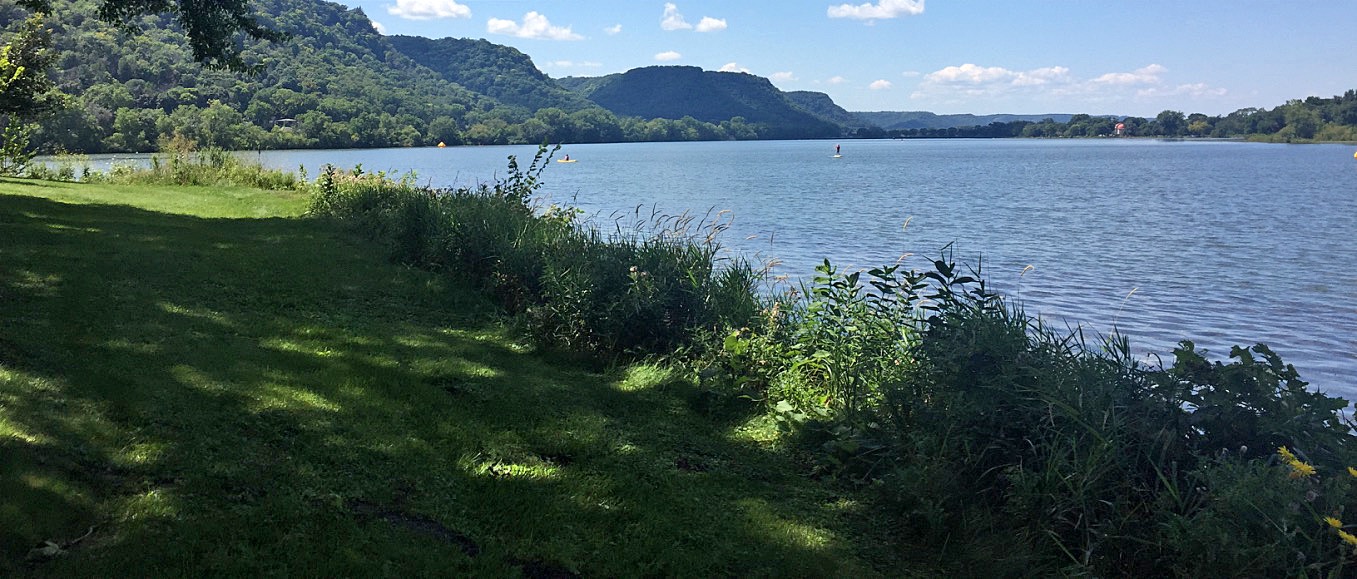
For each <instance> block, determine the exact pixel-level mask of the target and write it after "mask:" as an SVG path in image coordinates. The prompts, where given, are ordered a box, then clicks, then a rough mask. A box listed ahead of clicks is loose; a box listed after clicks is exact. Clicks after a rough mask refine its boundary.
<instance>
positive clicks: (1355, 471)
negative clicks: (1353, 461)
mask: <svg viewBox="0 0 1357 579" xmlns="http://www.w3.org/2000/svg"><path fill="white" fill-rule="evenodd" d="M1348 474H1350V475H1352V476H1357V468H1352V467H1348Z"/></svg>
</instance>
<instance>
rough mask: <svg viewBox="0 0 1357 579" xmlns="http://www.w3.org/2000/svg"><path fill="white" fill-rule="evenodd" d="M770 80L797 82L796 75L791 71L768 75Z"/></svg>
mask: <svg viewBox="0 0 1357 579" xmlns="http://www.w3.org/2000/svg"><path fill="white" fill-rule="evenodd" d="M768 79H769V80H782V81H788V80H797V78H796V75H794V74H792V73H791V71H784V72H775V73H773V74H770V75H768Z"/></svg>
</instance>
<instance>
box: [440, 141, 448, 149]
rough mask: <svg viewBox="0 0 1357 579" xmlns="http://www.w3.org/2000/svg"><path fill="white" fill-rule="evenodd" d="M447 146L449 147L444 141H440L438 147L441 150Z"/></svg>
mask: <svg viewBox="0 0 1357 579" xmlns="http://www.w3.org/2000/svg"><path fill="white" fill-rule="evenodd" d="M446 146H447V145H445V144H443V141H439V142H438V147H439V148H440V149H441V148H443V147H446Z"/></svg>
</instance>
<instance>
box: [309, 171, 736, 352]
mask: <svg viewBox="0 0 1357 579" xmlns="http://www.w3.org/2000/svg"><path fill="white" fill-rule="evenodd" d="M549 160H550V152H549V151H547V150H546V149H545V148H543V149H541V150H539V151H538V153H537V155H536V156H535V157H534V158H533V160H532V161H531V162H530V164H529V165H528V167H526V168H522V167H520V166H519V165H518V161H517V159H516V158H514V157H510V164H509V171H508V176H507V177H505V178H504V179H502V180H499V181H497V182H495V183H494V184H485V185H481V186H478V187H468V188H459V189H431V188H427V187H419V186H416V185H415V184H413V183H411V182H409V181H399V180H393V179H390V178H387V177H385V176H382V175H372V174H363V173H362V172H361V171H351V172H342V171H339V170H336V169H334V168H333V167H327V168H326V169H325V170H324V172H323V173H322V175H321V176H320V178H319V180H318V185H317V187H318V192H317V194H316V197H315V200H314V202H313V204H312V208H311V212H312V214H314V215H317V216H321V217H325V218H329V219H333V220H335V221H337V222H340V223H343V224H346V225H348V226H350V227H352V228H353V229H355V230H357V231H361V232H363V233H364V234H365V235H367V236H369V237H371V238H373V239H377V240H381V241H382V242H384V243H386V244H387V245H388V246H389V248H390V251H391V256H392V258H393V259H395V260H397V261H400V262H402V263H406V264H410V265H414V266H418V267H424V268H429V269H434V270H440V271H446V272H448V273H449V274H452V275H458V276H462V277H465V278H467V279H470V280H472V281H474V282H475V283H477V284H479V285H480V286H481V287H482V288H484V289H485V290H487V291H488V292H489V293H490V294H491V295H492V296H493V297H494V299H495V300H496V301H497V302H498V303H499V304H500V305H501V306H502V307H503V308H504V309H505V310H506V311H507V312H508V313H510V314H512V315H515V316H518V319H521V320H523V321H524V322H525V323H526V324H527V326H528V329H529V331H530V334H531V335H532V336H534V337H535V338H537V339H538V340H539V341H540V342H542V343H543V344H544V345H548V346H551V347H554V348H558V349H563V350H569V351H575V352H586V353H590V354H596V355H600V356H604V357H607V356H613V355H618V354H624V353H635V354H645V353H653V352H668V351H673V350H675V349H678V348H684V347H687V346H689V345H692V344H694V343H695V340H696V339H697V338H698V337H699V336H702V335H704V334H706V333H710V332H715V331H718V330H720V329H722V328H727V327H739V326H741V325H744V324H746V323H747V322H748V321H749V320H751V319H753V317H754V315H755V313H756V311H757V308H758V303H757V300H756V298H755V295H756V294H755V293H754V291H753V288H754V286H755V284H756V283H757V282H758V280H759V279H760V277H759V272H758V271H756V269H755V268H754V267H753V266H752V265H751V264H750V263H749V262H747V261H744V260H741V259H738V258H737V259H726V258H721V257H719V254H720V245H719V242H718V241H717V240H716V235H715V234H716V233H717V232H719V229H720V227H721V226H720V225H719V224H717V225H714V226H712V227H709V228H705V229H704V228H691V225H692V223H691V221H690V220H686V219H673V220H656V221H654V222H651V223H648V224H643V225H649V226H653V227H654V229H652V230H649V231H644V232H640V231H638V229H637V228H628V229H626V230H623V229H622V228H617V229H616V230H615V231H613V232H611V233H608V232H605V231H603V230H601V229H600V228H599V227H597V226H595V225H594V224H590V223H583V222H580V221H579V220H578V219H577V215H578V214H577V212H575V211H573V210H571V209H568V208H561V207H557V206H548V207H541V206H540V205H537V204H536V203H535V201H534V194H535V192H536V191H537V190H538V188H540V183H541V182H540V174H541V172H542V170H543V169H544V168H545V167H546V166H547V165H546V164H547V162H549ZM641 229H644V228H641Z"/></svg>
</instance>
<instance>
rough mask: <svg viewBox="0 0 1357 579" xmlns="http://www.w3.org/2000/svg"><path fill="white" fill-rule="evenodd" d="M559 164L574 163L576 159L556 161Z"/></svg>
mask: <svg viewBox="0 0 1357 579" xmlns="http://www.w3.org/2000/svg"><path fill="white" fill-rule="evenodd" d="M556 162H557V163H574V162H575V159H556Z"/></svg>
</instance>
